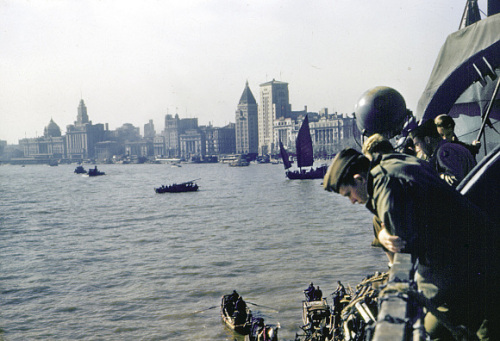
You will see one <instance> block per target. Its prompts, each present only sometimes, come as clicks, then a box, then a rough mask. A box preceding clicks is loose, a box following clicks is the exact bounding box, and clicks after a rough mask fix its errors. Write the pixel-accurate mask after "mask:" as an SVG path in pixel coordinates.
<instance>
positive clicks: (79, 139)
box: [66, 99, 104, 161]
mask: <svg viewBox="0 0 500 341" xmlns="http://www.w3.org/2000/svg"><path fill="white" fill-rule="evenodd" d="M103 140H104V125H103V124H92V121H89V116H88V115H87V107H86V106H85V103H84V102H83V99H82V100H80V104H79V105H78V115H77V116H76V121H75V124H74V125H68V126H67V127H66V154H67V158H68V159H70V160H72V161H81V160H84V159H92V158H94V156H95V145H96V143H98V142H101V141H103Z"/></svg>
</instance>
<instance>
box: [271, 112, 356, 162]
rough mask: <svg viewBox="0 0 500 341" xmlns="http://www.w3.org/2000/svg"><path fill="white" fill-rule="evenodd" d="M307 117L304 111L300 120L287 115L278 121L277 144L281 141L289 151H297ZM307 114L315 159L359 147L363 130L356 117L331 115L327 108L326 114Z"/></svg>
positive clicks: (299, 117) (275, 126)
mask: <svg viewBox="0 0 500 341" xmlns="http://www.w3.org/2000/svg"><path fill="white" fill-rule="evenodd" d="M306 111H307V109H306ZM304 113H305V112H304ZM305 116H306V115H304V114H301V115H299V116H298V117H297V120H293V119H292V118H283V117H282V118H279V119H277V120H275V121H274V143H275V145H278V144H279V141H281V142H282V143H283V146H284V147H285V148H286V149H287V150H288V151H289V152H291V153H294V152H295V141H296V139H297V134H298V132H299V129H300V127H301V126H302V122H303V121H304V118H305ZM307 116H308V118H309V129H310V132H311V139H312V142H313V148H314V157H315V158H330V157H331V156H332V155H334V154H336V153H337V152H339V151H340V150H342V149H344V148H347V147H351V148H359V146H358V144H357V142H356V141H358V142H359V141H360V139H361V133H360V132H359V130H358V129H357V126H356V122H355V120H354V118H353V117H348V116H345V115H341V114H333V115H328V111H327V110H323V111H322V114H318V113H310V112H307ZM278 152H279V150H275V151H273V153H278Z"/></svg>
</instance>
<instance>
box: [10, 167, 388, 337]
mask: <svg viewBox="0 0 500 341" xmlns="http://www.w3.org/2000/svg"><path fill="white" fill-rule="evenodd" d="M89 166H93V165H85V168H88V167H89ZM98 167H99V169H100V170H102V171H104V172H106V176H102V177H96V178H89V177H84V176H81V175H76V174H74V173H73V170H74V168H75V165H60V166H58V167H48V166H41V165H40V166H26V167H20V166H10V165H7V166H1V167H0V182H1V187H0V191H1V196H2V203H1V206H0V207H1V209H0V249H1V252H0V257H1V258H0V269H1V272H0V291H1V306H2V313H1V315H0V316H1V317H0V328H1V329H2V331H3V338H4V339H5V340H78V339H81V340H234V339H235V338H236V339H238V340H243V338H242V337H238V336H237V335H235V334H233V332H232V331H230V330H228V329H227V328H226V327H225V326H224V325H223V324H222V322H221V319H220V315H219V304H220V298H221V296H222V295H224V294H227V293H230V292H232V290H233V289H236V290H237V291H238V292H239V293H240V294H241V295H242V296H243V298H244V299H245V300H246V301H247V302H251V303H253V304H250V308H251V309H252V311H253V312H254V314H255V315H260V316H262V317H264V318H265V320H266V322H267V323H277V322H279V323H280V324H281V329H280V330H279V335H280V340H293V338H294V337H295V333H296V332H299V331H300V329H299V326H300V325H301V323H302V321H301V301H302V299H303V293H302V291H303V290H304V289H305V288H306V287H307V286H308V284H309V282H311V281H312V282H314V284H315V285H319V286H320V288H321V289H322V290H323V293H324V295H329V294H330V293H331V292H332V291H333V290H334V289H335V288H336V282H337V280H341V281H342V282H343V283H344V284H346V285H347V284H350V285H351V286H355V285H356V284H357V283H359V282H360V281H361V280H362V279H363V277H364V276H365V275H367V274H373V273H374V272H375V271H384V270H386V259H385V255H384V254H383V253H382V252H381V250H380V249H375V248H372V247H370V242H371V240H372V238H373V233H372V226H371V214H370V213H369V212H368V211H367V210H366V209H365V208H364V207H363V206H359V205H351V203H350V202H349V201H348V200H347V199H345V198H342V197H341V196H339V195H333V194H330V193H327V192H325V191H324V190H323V189H322V187H321V181H322V180H303V181H300V180H294V181H291V180H288V179H286V178H285V175H284V170H283V167H282V166H281V165H271V164H262V165H257V164H251V165H250V166H249V167H240V168H239V167H229V166H227V165H226V164H206V165H200V164H184V165H183V166H182V167H180V168H171V167H170V166H169V165H152V164H145V165H100V166H98ZM197 178H201V179H200V180H198V181H197V183H198V184H199V185H200V190H199V191H198V192H195V193H176V194H169V193H165V194H156V193H154V190H153V188H154V187H158V186H160V185H162V184H165V185H166V184H170V183H173V182H182V181H187V180H192V179H197ZM328 298H329V302H331V300H330V297H328ZM263 306H265V307H271V308H273V309H275V310H277V311H278V312H276V311H275V310H272V309H267V308H265V307H263ZM200 310H203V311H202V312H197V311H200ZM1 337H2V334H0V339H1Z"/></svg>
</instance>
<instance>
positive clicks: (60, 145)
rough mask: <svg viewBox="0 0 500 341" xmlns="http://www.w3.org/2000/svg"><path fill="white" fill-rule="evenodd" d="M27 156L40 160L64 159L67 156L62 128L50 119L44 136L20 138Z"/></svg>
mask: <svg viewBox="0 0 500 341" xmlns="http://www.w3.org/2000/svg"><path fill="white" fill-rule="evenodd" d="M19 145H20V147H21V148H22V149H23V154H24V157H25V158H32V159H35V160H38V161H40V162H44V161H47V162H48V161H49V160H52V159H58V160H60V159H63V158H65V156H66V150H65V143H64V137H63V136H61V129H60V128H59V126H58V125H57V124H56V123H55V122H54V121H53V120H52V119H50V122H49V124H48V125H47V126H46V127H45V128H44V133H43V137H35V138H24V139H21V140H19Z"/></svg>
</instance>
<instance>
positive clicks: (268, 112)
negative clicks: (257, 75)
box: [258, 79, 291, 155]
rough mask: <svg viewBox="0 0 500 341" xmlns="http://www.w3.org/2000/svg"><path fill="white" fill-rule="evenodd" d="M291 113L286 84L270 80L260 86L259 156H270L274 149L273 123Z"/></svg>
mask: <svg viewBox="0 0 500 341" xmlns="http://www.w3.org/2000/svg"><path fill="white" fill-rule="evenodd" d="M290 112H291V106H290V101H289V94H288V83H285V82H278V81H276V80H274V79H273V80H272V81H270V82H267V83H263V84H261V85H260V104H259V106H258V125H259V132H258V136H259V137H258V138H259V154H260V155H266V154H270V153H271V152H272V150H273V149H274V143H275V141H274V131H273V129H274V121H275V120H277V119H279V118H280V117H287V115H288V114H289V113H290Z"/></svg>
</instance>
